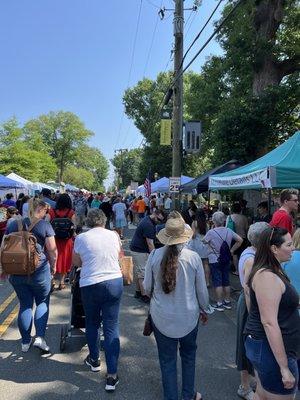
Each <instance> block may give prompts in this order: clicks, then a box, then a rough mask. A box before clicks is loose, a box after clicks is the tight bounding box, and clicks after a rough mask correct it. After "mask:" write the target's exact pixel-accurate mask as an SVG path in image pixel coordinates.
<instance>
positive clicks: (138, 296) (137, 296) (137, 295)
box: [134, 290, 142, 299]
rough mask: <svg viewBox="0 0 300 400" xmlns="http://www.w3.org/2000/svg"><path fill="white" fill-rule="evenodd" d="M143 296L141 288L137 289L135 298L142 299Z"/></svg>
mask: <svg viewBox="0 0 300 400" xmlns="http://www.w3.org/2000/svg"><path fill="white" fill-rule="evenodd" d="M141 297H142V292H141V291H139V290H136V291H135V295H134V298H135V299H140V298H141Z"/></svg>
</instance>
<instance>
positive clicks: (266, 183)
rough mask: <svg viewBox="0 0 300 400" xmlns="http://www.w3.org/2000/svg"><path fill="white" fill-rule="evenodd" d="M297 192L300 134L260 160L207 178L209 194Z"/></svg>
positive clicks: (298, 186)
mask: <svg viewBox="0 0 300 400" xmlns="http://www.w3.org/2000/svg"><path fill="white" fill-rule="evenodd" d="M289 187H295V188H300V131H298V132H296V133H295V134H294V135H293V136H291V137H290V138H289V139H288V140H286V141H285V142H284V143H282V144H281V145H280V146H278V147H276V148H275V149H274V150H272V151H270V152H269V153H268V154H266V155H264V156H263V157H261V158H259V159H257V160H255V161H253V162H251V163H250V164H247V165H245V166H243V167H240V168H237V169H235V170H234V171H230V172H226V173H223V174H218V175H213V176H210V178H209V188H210V189H211V190H221V189H222V190H230V189H260V188H289Z"/></svg>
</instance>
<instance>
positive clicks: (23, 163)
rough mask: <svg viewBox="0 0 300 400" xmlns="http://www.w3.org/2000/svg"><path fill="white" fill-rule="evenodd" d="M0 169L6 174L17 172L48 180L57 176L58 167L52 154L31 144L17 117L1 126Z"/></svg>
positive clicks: (31, 178) (28, 176)
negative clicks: (37, 149) (26, 138)
mask: <svg viewBox="0 0 300 400" xmlns="http://www.w3.org/2000/svg"><path fill="white" fill-rule="evenodd" d="M0 171H1V173H2V174H4V175H7V174H9V173H11V172H15V173H16V174H19V175H21V176H23V177H24V178H26V179H29V180H31V181H38V180H42V181H47V180H50V179H53V178H54V177H55V175H56V172H57V168H56V165H55V162H54V160H53V159H52V157H51V156H49V155H48V154H47V153H43V152H39V151H36V150H35V149H34V148H32V147H31V146H30V144H29V143H28V142H27V141H26V140H25V139H24V136H23V131H22V129H21V128H20V127H19V125H18V122H17V120H16V118H12V119H10V120H8V121H6V122H4V123H3V124H2V126H1V127H0Z"/></svg>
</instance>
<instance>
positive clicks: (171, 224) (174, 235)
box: [156, 218, 193, 246]
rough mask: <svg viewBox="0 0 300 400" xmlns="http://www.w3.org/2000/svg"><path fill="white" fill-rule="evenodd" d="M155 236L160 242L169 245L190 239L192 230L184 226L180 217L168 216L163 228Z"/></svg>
mask: <svg viewBox="0 0 300 400" xmlns="http://www.w3.org/2000/svg"><path fill="white" fill-rule="evenodd" d="M156 236H157V239H158V240H159V241H160V242H161V243H162V244H167V245H169V246H171V245H172V244H180V243H185V242H187V241H188V240H190V239H191V237H192V236H193V231H192V229H188V228H187V227H186V225H185V222H184V220H183V219H182V218H170V219H168V220H167V222H166V226H165V228H164V229H162V230H160V231H159V232H158V234H157V235H156Z"/></svg>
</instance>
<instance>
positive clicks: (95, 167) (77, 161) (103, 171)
mask: <svg viewBox="0 0 300 400" xmlns="http://www.w3.org/2000/svg"><path fill="white" fill-rule="evenodd" d="M74 165H76V166H77V167H79V168H83V169H84V170H86V171H88V172H90V173H91V174H92V175H93V177H94V185H93V186H92V187H91V188H92V189H93V190H100V188H101V187H102V186H103V181H104V180H105V179H106V177H107V174H108V170H109V164H108V161H107V159H106V158H105V157H104V156H103V154H102V153H101V151H100V150H99V149H97V148H96V147H90V146H88V145H87V144H82V145H80V146H78V148H77V149H76V151H75V152H74ZM64 179H65V178H64Z"/></svg>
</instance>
